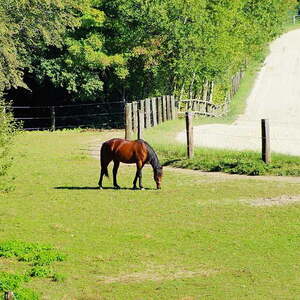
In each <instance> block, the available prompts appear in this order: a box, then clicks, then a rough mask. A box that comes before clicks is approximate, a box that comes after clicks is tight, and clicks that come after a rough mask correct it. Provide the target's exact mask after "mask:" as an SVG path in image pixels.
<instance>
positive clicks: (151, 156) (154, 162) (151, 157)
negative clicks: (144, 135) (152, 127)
mask: <svg viewBox="0 0 300 300" xmlns="http://www.w3.org/2000/svg"><path fill="white" fill-rule="evenodd" d="M138 142H142V143H144V144H145V145H146V147H147V150H148V158H147V160H148V161H149V163H150V164H151V166H152V167H153V168H154V169H160V168H161V165H160V163H159V160H158V157H157V154H156V153H155V151H154V150H153V148H152V147H151V146H150V145H149V144H148V143H147V142H146V141H144V140H138Z"/></svg>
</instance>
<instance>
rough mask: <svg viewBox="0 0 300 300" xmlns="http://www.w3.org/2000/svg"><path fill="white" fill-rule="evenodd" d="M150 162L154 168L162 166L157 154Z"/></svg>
mask: <svg viewBox="0 0 300 300" xmlns="http://www.w3.org/2000/svg"><path fill="white" fill-rule="evenodd" d="M149 163H150V165H151V166H152V168H153V170H154V169H157V168H159V167H160V163H159V160H158V158H157V156H153V157H152V158H151V159H150V160H149Z"/></svg>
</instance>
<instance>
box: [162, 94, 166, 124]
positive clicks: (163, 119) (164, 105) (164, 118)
mask: <svg viewBox="0 0 300 300" xmlns="http://www.w3.org/2000/svg"><path fill="white" fill-rule="evenodd" d="M166 98H167V97H166V96H163V97H162V121H163V122H166V121H167V103H166V102H167V99H166Z"/></svg>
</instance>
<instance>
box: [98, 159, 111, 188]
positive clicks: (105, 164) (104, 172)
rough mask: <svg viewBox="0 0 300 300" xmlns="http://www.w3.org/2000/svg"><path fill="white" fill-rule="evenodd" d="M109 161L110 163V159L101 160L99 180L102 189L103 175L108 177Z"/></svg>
mask: <svg viewBox="0 0 300 300" xmlns="http://www.w3.org/2000/svg"><path fill="white" fill-rule="evenodd" d="M109 163H110V161H108V162H106V161H101V171H100V179H99V182H98V185H99V188H100V189H102V181H103V176H104V175H105V176H106V177H108V170H107V167H108V165H109Z"/></svg>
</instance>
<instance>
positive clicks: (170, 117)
mask: <svg viewBox="0 0 300 300" xmlns="http://www.w3.org/2000/svg"><path fill="white" fill-rule="evenodd" d="M167 119H168V120H172V111H171V96H167Z"/></svg>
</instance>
